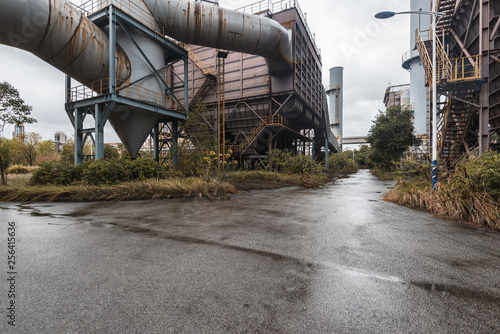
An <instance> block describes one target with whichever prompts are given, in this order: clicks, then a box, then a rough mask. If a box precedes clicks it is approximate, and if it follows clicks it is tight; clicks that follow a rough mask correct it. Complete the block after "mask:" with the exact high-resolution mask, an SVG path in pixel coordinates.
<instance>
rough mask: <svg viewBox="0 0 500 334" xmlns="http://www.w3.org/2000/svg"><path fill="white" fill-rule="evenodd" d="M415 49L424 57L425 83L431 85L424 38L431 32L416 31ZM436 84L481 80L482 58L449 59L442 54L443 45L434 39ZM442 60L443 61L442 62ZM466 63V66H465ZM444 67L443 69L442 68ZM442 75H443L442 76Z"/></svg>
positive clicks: (429, 62) (429, 61)
mask: <svg viewBox="0 0 500 334" xmlns="http://www.w3.org/2000/svg"><path fill="white" fill-rule="evenodd" d="M415 34H416V35H415V36H416V40H417V41H418V43H417V48H418V50H419V52H420V55H423V56H424V59H423V61H422V62H423V64H424V67H425V72H426V77H427V83H428V84H431V83H432V62H431V59H430V55H429V52H428V51H427V48H426V47H425V43H424V37H423V36H426V37H427V38H428V39H427V40H432V39H429V38H431V36H432V30H426V31H420V30H418V29H417V31H416V33H415ZM436 49H437V51H436V75H437V78H436V82H438V83H445V82H448V83H449V82H458V81H464V80H480V79H481V78H482V68H481V67H482V66H481V64H482V56H481V55H475V56H471V57H460V58H453V59H450V58H449V57H448V54H447V53H446V52H444V48H443V45H442V43H441V41H440V40H439V38H437V39H436ZM443 59H444V60H443ZM467 63H468V64H467ZM443 67H444V68H443ZM443 74H444V75H443Z"/></svg>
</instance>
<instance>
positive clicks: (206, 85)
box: [189, 74, 217, 109]
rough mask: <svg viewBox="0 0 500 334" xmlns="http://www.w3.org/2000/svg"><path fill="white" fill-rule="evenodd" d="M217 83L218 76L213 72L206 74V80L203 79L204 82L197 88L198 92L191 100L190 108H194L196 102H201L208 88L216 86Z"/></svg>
mask: <svg viewBox="0 0 500 334" xmlns="http://www.w3.org/2000/svg"><path fill="white" fill-rule="evenodd" d="M216 83H217V78H216V77H215V76H213V75H212V74H205V80H203V83H202V84H201V86H200V87H198V88H197V91H196V93H195V94H194V96H193V97H192V98H191V100H190V101H189V109H192V108H193V107H194V106H196V104H197V103H198V102H200V100H201V98H202V97H203V95H205V93H206V92H207V90H208V88H210V86H214V85H215V84H216Z"/></svg>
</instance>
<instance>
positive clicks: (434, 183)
mask: <svg viewBox="0 0 500 334" xmlns="http://www.w3.org/2000/svg"><path fill="white" fill-rule="evenodd" d="M432 8H436V0H433V1H432ZM400 14H426V15H431V16H432V189H434V190H436V189H437V83H436V24H437V23H438V22H439V20H441V18H442V17H443V16H444V15H445V13H440V12H433V11H424V10H419V11H408V12H397V13H396V12H390V11H385V12H380V13H377V14H376V15H375V18H377V19H388V18H391V17H393V16H394V15H400Z"/></svg>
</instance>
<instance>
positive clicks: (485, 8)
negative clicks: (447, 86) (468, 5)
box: [479, 0, 490, 154]
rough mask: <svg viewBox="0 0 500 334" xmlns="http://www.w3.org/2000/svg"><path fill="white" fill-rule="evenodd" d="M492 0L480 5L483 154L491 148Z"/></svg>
mask: <svg viewBox="0 0 500 334" xmlns="http://www.w3.org/2000/svg"><path fill="white" fill-rule="evenodd" d="M489 21H490V0H481V2H480V5H479V24H480V27H479V51H480V52H481V55H482V58H483V62H482V71H483V80H485V84H483V85H482V87H481V93H480V96H479V100H480V102H479V104H480V106H481V108H480V109H479V153H480V154H483V153H484V152H488V151H489V150H490V133H489V120H490V89H489V86H490V85H489V78H490V75H489V73H490V64H489V63H490V60H489V59H490V57H489V53H490V52H489V50H490V43H489V39H490V33H489V30H490V22H489Z"/></svg>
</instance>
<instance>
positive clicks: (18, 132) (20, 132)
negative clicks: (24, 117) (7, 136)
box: [12, 123, 24, 139]
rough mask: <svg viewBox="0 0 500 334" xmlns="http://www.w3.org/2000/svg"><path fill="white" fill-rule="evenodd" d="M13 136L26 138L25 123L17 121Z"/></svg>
mask: <svg viewBox="0 0 500 334" xmlns="http://www.w3.org/2000/svg"><path fill="white" fill-rule="evenodd" d="M12 138H21V139H23V138H24V124H23V123H16V125H15V127H14V132H12Z"/></svg>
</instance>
